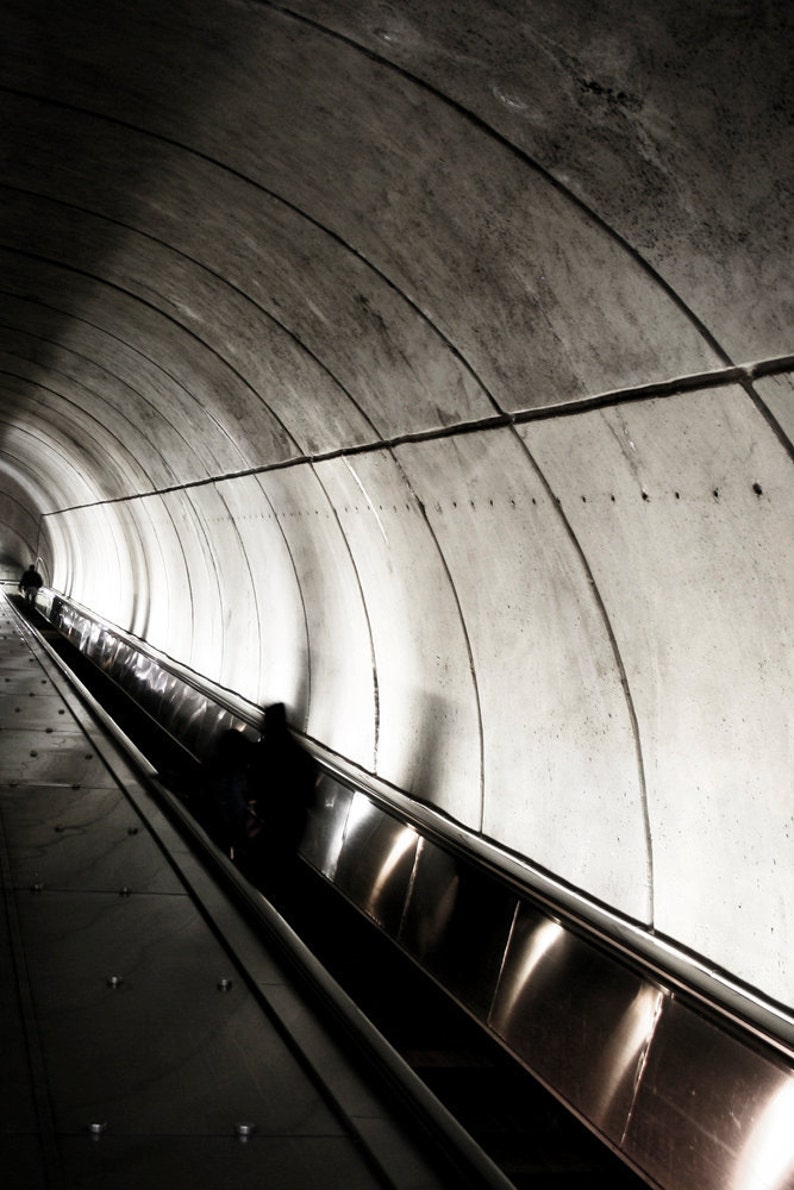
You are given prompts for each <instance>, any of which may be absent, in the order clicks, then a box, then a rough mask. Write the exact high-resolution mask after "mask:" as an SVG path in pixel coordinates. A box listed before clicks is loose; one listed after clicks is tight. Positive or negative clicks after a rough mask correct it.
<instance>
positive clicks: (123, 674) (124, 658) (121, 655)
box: [108, 640, 137, 686]
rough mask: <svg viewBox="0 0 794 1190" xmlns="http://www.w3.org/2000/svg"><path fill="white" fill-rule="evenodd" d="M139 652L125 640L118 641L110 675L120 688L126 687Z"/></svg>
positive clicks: (109, 671)
mask: <svg viewBox="0 0 794 1190" xmlns="http://www.w3.org/2000/svg"><path fill="white" fill-rule="evenodd" d="M136 651H137V650H135V649H133V648H132V646H131V645H128V644H126V643H125V642H124V641H123V640H120V641H118V643H117V645H116V650H115V652H114V654H113V660H112V662H111V665H110V668H109V670H108V673H109V674H110V676H111V677H112V678H113V679H114V680H115V681H117V682H118V684H119V685H120V686H126V684H127V682H128V680H129V675H130V673H131V672H132V666H133V662H134V659H135V653H136Z"/></svg>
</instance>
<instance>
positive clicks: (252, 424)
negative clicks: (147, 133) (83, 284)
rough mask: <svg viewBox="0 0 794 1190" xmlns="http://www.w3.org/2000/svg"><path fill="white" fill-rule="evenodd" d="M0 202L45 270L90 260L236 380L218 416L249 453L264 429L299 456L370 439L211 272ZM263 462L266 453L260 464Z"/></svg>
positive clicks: (107, 232)
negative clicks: (308, 396) (226, 418)
mask: <svg viewBox="0 0 794 1190" xmlns="http://www.w3.org/2000/svg"><path fill="white" fill-rule="evenodd" d="M3 201H4V203H6V204H7V217H8V218H9V219H10V221H11V223H12V225H13V224H20V223H24V224H25V225H26V227H27V233H28V234H30V235H33V236H35V238H36V241H37V243H38V245H39V251H41V252H42V253H43V254H45V255H46V256H47V257H48V258H49V259H50V260H52V261H57V262H58V263H59V264H63V265H65V266H67V268H70V269H72V268H76V269H80V270H82V269H84V268H85V262H86V260H88V259H90V258H91V256H92V254H93V255H94V256H96V257H97V258H98V259H97V263H96V264H95V265H94V269H95V271H96V273H97V275H98V277H100V278H101V281H102V284H103V286H105V285H106V286H108V287H110V288H111V289H112V290H118V291H120V292H121V293H122V294H125V295H131V296H133V297H135V298H137V299H139V300H140V301H143V302H145V303H146V305H147V306H148V307H150V308H151V310H153V311H157V312H159V313H161V314H162V315H163V316H164V318H165V319H166V320H168V321H169V322H172V323H173V324H174V326H176V327H179V328H182V329H184V330H185V331H186V332H187V334H188V335H189V336H190V337H191V338H195V340H196V341H197V343H198V344H200V345H202V348H204V349H206V350H205V351H203V352H202V354H210V355H212V356H215V357H217V358H219V359H222V360H223V361H224V363H225V364H226V365H227V366H228V368H229V370H230V371H231V373H232V374H233V375H234V377H236V378H237V380H238V385H237V388H236V391H235V393H234V403H232V402H231V401H229V400H228V399H227V402H226V404H227V414H228V415H230V416H231V418H232V419H233V424H234V423H236V425H235V429H236V436H237V437H239V438H240V440H242V441H246V442H248V443H250V444H251V448H252V449H255V448H256V446H257V444H258V443H260V442H261V441H262V439H263V437H264V430H265V428H266V427H267V426H268V423H269V422H270V423H273V427H272V428H271V433H273V432H274V429H275V432H276V433H278V428H279V427H283V430H282V433H284V434H286V435H287V436H288V437H289V438H292V439H293V440H294V441H295V442H297V443H299V444H300V448H301V450H302V451H304V452H306V453H313V452H316V451H318V450H319V449H321V444H324V445H325V446H326V447H328V446H330V447H335V446H349V445H354V444H356V443H358V442H361V441H366V440H368V439H370V438H371V437H372V429H371V427H370V425H369V423H368V422H367V420H366V419H365V418H363V417H362V416H361V414H360V413H359V411H358V410H357V408H356V406H355V404H354V403H353V402H352V401H351V400H350V399H349V397H348V396H347V394H346V393H345V391H344V390H343V389H342V388H341V387H340V385H339V384H337V383H336V381H335V380H334V378H333V376H331V375H329V374H328V373H327V371H326V370H325V369H324V368H323V367H322V366H321V365H320V364H319V363H318V361H317V360H316V359H314V358H313V357H312V355H311V354H310V353H309V352H307V351H305V350H303V349H302V347H301V345H300V343H299V342H298V341H297V340H296V339H295V338H293V337H291V336H290V335H288V334H287V333H286V332H285V331H284V329H282V328H281V327H280V326H279V324H278V322H277V321H275V319H273V318H270V317H268V316H267V314H265V313H264V312H263V311H262V310H261V309H259V307H258V306H257V305H255V304H254V303H253V302H251V301H248V300H247V299H246V298H245V296H244V295H243V294H241V293H240V292H239V290H238V289H237V288H236V287H234V286H232V285H229V284H228V283H226V282H225V281H224V279H223V278H222V277H221V276H219V275H218V273H217V272H215V271H210V270H209V269H205V268H202V267H201V265H200V264H199V263H197V262H196V261H194V260H191V259H189V258H187V257H186V256H183V255H182V254H180V253H176V252H174V251H173V250H172V249H171V248H169V247H168V246H167V245H165V244H161V243H158V242H157V241H156V240H155V239H153V238H152V237H151V236H149V235H148V234H147V235H140V234H138V233H136V232H135V231H133V230H131V229H129V228H120V227H119V225H118V223H116V222H114V221H110V220H108V219H104V218H98V217H96V216H94V215H91V214H89V213H87V212H84V211H80V210H75V209H74V208H72V207H63V206H61V205H59V204H57V203H53V202H51V201H49V200H43V199H38V198H35V197H31V196H30V195H29V194H25V195H20V194H16V193H15V192H13V191H11V192H8V191H6V192H5V194H4V199H3ZM186 295H189V297H187V296H186ZM306 391H311V392H313V393H314V394H315V398H316V400H317V401H318V402H319V403H320V405H321V407H322V408H323V410H324V414H325V415H324V417H323V418H317V417H316V415H315V414H314V412H313V405H311V404H309V403H308V402H305V401H302V400H300V396H301V394H302V393H304V392H306ZM318 434H319V435H320V437H318V436H317V435H318ZM271 453H272V447H271V446H270V444H269V443H267V445H266V446H265V457H266V458H267V457H269V455H270V454H271Z"/></svg>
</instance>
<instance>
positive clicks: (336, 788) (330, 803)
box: [299, 774, 353, 880]
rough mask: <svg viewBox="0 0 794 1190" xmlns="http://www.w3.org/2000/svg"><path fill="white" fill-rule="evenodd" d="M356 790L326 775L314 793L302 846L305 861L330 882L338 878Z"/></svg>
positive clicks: (301, 851)
mask: <svg viewBox="0 0 794 1190" xmlns="http://www.w3.org/2000/svg"><path fill="white" fill-rule="evenodd" d="M352 801H353V790H352V789H350V788H349V787H348V786H347V785H342V784H340V782H339V781H335V780H334V779H333V777H330V776H328V775H327V774H324V775H323V776H322V777H321V778H320V780H319V782H318V785H317V788H316V790H315V796H314V801H313V803H312V805H311V807H310V809H309V815H308V821H307V824H306V829H305V830H304V833H303V838H302V840H301V843H300V848H299V850H300V853H301V855H302V856H303V858H304V859H305V860H306V861H307V862H308V863H310V864H312V866H313V867H315V868H316V869H317V871H318V872H321V873H322V875H323V876H325V877H326V878H327V879H328V880H333V879H334V877H335V876H336V865H337V863H338V861H339V855H340V852H341V850H342V843H343V841H344V836H345V827H346V825H347V816H348V812H349V810H350V806H351V804H352Z"/></svg>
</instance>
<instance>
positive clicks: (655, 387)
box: [41, 355, 794, 517]
mask: <svg viewBox="0 0 794 1190" xmlns="http://www.w3.org/2000/svg"><path fill="white" fill-rule="evenodd" d="M788 373H794V355H784V356H777V357H775V358H774V359H768V360H761V361H759V362H756V363H750V364H742V365H734V366H731V367H730V368H719V369H716V370H715V371H712V372H698V373H696V374H694V375H690V376H682V377H678V378H676V379H674V380H661V381H656V382H654V383H652V384H644V385H639V386H635V387H631V388H624V389H615V390H612V391H608V392H604V393H599V394H596V395H595V396H592V397H582V398H579V399H576V400H573V401H568V402H565V403H558V404H555V405H544V406H542V407H540V408H537V409H522V410H519V411H518V412H517V413H500V414H495V415H493V416H490V417H484V418H479V419H476V420H473V421H466V422H457V423H456V424H454V425H450V426H437V427H435V428H434V429H430V430H416V431H413V432H411V433H406V434H398V435H395V436H393V437H391V438H379V439H376V440H374V441H371V442H363V443H359V444H357V445H354V446H340V447H337V448H335V449H333V450H327V451H318V452H316V453H313V454H300V455H293V456H292V457H291V458H288V459H279V460H277V461H276V462H272V463H263V464H261V465H260V466H256V467H247V468H245V469H244V470H240V471H230V472H226V473H225V474H223V475H209V476H206V477H205V478H203V479H192V480H187V481H186V482H185V483H176V484H170V485H168V486H166V487H162V488H152V489H150V490H149V491H145V492H135V493H134V494H133V495H128V496H113V497H111V498H109V499H106V500H91V501H86V502H84V503H82V504H71V505H67V506H65V507H63V508H53V509H50V510H49V511H48V512H43V513H42V514H41V515H42V517H48V516H60V515H61V514H63V513H66V512H77V511H79V510H81V509H86V508H97V507H102V506H104V505H113V504H127V503H130V502H132V501H134V500H143V499H146V498H150V497H156V496H167V495H171V494H172V493H175V492H185V491H192V490H194V489H197V488H203V487H209V486H211V485H212V484H218V483H227V482H229V481H231V480H235V479H244V478H246V477H248V476H252V475H267V474H270V473H271V472H275V471H287V470H290V469H291V468H293V467H305V466H313V465H316V464H318V463H327V462H332V461H333V460H334V459H350V458H354V457H355V456H356V455H366V454H378V453H382V452H386V451H391V450H395V449H396V448H397V447H399V446H408V445H412V444H414V443H421V442H438V441H441V440H442V439H445V438H457V437H460V436H462V435H464V434H480V433H487V432H488V431H491V430H501V429H509V428H511V427H514V426H521V425H528V424H530V423H531V422H536V421H550V420H552V419H556V418H560V417H576V416H577V415H578V414H581V413H589V412H591V411H593V410H597V409H612V408H617V407H618V406H620V405H631V404H639V403H641V402H643V401H652V400H662V399H666V398H671V397H677V396H682V395H683V394H685V393H689V392H696V391H698V390H711V389H714V388H724V387H726V386H728V385H731V384H736V385H739V386H740V387H742V388H743V389H744V390H745V392H746V393H747V395H748V397H749V398H750V399H752V400H753V401H754V402H755V404H756V405H758V406H759V407H760V408H761V409H762V412H764V415H765V417H766V419H767V420H768V421H769V423H770V426H771V428H772V429H773V430H775V431H776V432H777V434H778V436H779V437H780V438H781V441H782V442H783V444H784V446H787V448H788V450H789V453H791V451H792V445H791V443H790V442H789V441H788V439H787V438H786V435H785V434H784V432H783V431H782V429H781V428H780V427H779V426H778V424H777V422H776V421H775V419H774V418H773V417H772V415H771V414H770V413H769V412H768V411H767V410H766V409H765V407H764V406H763V402H761V400H760V398H758V397H756V396H755V394H754V392H753V388H752V386H753V382H754V381H755V380H759V379H762V378H764V377H767V376H783V375H786V374H788Z"/></svg>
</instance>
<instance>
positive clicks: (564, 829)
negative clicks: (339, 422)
mask: <svg viewBox="0 0 794 1190" xmlns="http://www.w3.org/2000/svg"><path fill="white" fill-rule="evenodd" d="M398 455H399V458H400V461H401V462H402V463H403V464H404V466H405V470H406V473H407V475H408V477H409V480H410V483H411V486H412V487H413V489H414V491H415V492H416V493H417V495H418V496H419V497H420V499H421V500H422V501H423V503H424V504H425V507H426V509H427V514H428V517H429V519H430V523H431V525H432V527H433V530H434V532H435V534H436V537H437V538H438V541H439V543H440V546H441V549H442V551H443V554H444V558H445V560H446V563H447V565H448V567H449V572H450V575H451V578H452V582H453V583H454V586H455V590H456V593H457V596H458V599H459V601H460V605H461V608H462V611H463V616H464V621H465V623H466V627H467V630H468V633H469V636H470V639H471V646H472V654H473V658H474V669H475V673H476V675H477V680H478V687H479V692H480V701H481V706H482V722H483V733H484V749H485V811H484V823H483V830H484V832H485V833H486V834H487V835H489V836H491V837H492V838H494V839H496V840H498V841H499V842H501V843H503V844H505V845H506V846H507V847H509V848H510V849H511V850H513V851H517V852H518V853H519V854H521V855H525V856H527V857H528V858H530V859H531V860H532V861H534V862H535V863H537V864H540V865H542V866H543V867H544V868H547V869H549V870H550V871H552V872H553V873H554V874H555V875H557V876H559V877H561V878H562V879H564V880H567V881H569V882H570V883H571V884H573V885H575V886H576V887H577V888H582V889H585V890H586V891H587V892H589V893H591V894H592V895H593V896H596V897H598V898H600V899H602V900H604V901H606V902H608V903H609V904H611V905H613V906H615V908H617V909H620V910H622V911H623V912H625V913H628V914H630V915H631V916H633V917H637V918H639V919H641V920H644V919H646V918H647V916H648V911H649V901H648V894H649V888H648V870H647V862H648V856H647V854H646V838H645V826H644V808H643V801H642V784H641V781H640V777H639V774H638V770H637V759H636V752H635V743H634V738H633V735H632V728H631V721H630V717H629V714H628V711H627V705H626V699H625V695H624V692H623V689H622V686H621V680H620V672H619V669H618V665H617V663H616V659H615V655H614V652H613V650H612V646H611V644H610V640H609V636H608V633H607V630H606V627H605V624H604V620H603V617H602V616H601V614H600V611H599V608H598V605H597V603H596V601H595V599H594V598H593V592H592V589H591V586H590V583H589V582H588V576H587V573H586V571H585V569H584V567H583V565H582V562H581V559H580V557H579V556H578V554H577V552H576V550H575V549H574V547H573V545H572V543H571V540H570V538H569V536H568V535H567V533H566V531H565V528H564V525H563V523H562V521H561V520H560V517H559V514H558V512H557V509H556V506H555V504H554V501H553V500H552V499H551V497H550V496H549V494H548V493H547V491H546V489H545V488H544V486H543V484H542V482H541V480H540V478H539V477H538V475H537V474H536V472H535V471H534V469H533V468H532V466H531V465H530V463H529V460H528V458H527V456H526V453H525V452H524V450H523V448H522V446H521V443H520V442H519V440H518V439H517V438H516V437H515V435H514V434H513V433H512V431H510V430H505V431H496V432H492V433H483V434H480V435H476V436H475V435H468V436H466V437H465V438H459V439H453V440H449V441H445V442H436V443H427V444H423V445H421V446H406V447H402V448H400V450H399V452H398ZM459 796H460V797H461V798H464V797H465V796H466V795H465V794H464V792H463V791H461V793H460V795H459ZM585 822H586V824H587V825H586V829H585V828H584V824H585Z"/></svg>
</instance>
